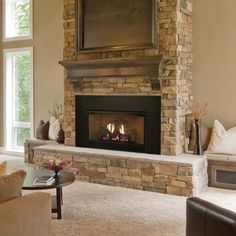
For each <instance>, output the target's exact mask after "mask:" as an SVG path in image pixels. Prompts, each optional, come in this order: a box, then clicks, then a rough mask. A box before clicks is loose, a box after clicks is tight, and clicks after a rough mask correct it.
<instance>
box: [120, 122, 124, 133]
mask: <svg viewBox="0 0 236 236" xmlns="http://www.w3.org/2000/svg"><path fill="white" fill-rule="evenodd" d="M119 131H120V133H121V134H125V127H124V125H123V124H121V125H120V128H119Z"/></svg>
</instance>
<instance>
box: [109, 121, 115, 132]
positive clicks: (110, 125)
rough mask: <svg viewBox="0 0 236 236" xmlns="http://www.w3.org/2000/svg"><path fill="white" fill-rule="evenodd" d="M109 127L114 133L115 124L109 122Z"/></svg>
mask: <svg viewBox="0 0 236 236" xmlns="http://www.w3.org/2000/svg"><path fill="white" fill-rule="evenodd" d="M107 129H108V130H109V131H110V132H111V133H113V132H114V130H115V125H114V124H113V123H108V124H107Z"/></svg>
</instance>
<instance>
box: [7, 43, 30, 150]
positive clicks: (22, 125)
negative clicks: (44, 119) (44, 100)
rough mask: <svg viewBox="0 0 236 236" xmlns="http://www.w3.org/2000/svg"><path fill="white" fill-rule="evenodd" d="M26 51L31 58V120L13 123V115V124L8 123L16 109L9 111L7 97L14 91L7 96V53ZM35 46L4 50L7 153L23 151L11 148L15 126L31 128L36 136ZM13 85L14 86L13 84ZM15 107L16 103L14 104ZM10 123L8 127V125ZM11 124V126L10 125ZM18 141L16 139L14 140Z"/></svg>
mask: <svg viewBox="0 0 236 236" xmlns="http://www.w3.org/2000/svg"><path fill="white" fill-rule="evenodd" d="M21 51H22V52H24V51H29V53H30V56H31V60H30V78H31V79H30V101H31V102H30V122H14V124H13V117H12V118H11V125H8V122H7V120H9V117H8V116H9V115H8V114H9V112H10V114H11V115H12V116H13V114H14V111H13V109H14V108H13V109H12V110H11V111H9V107H7V99H9V97H10V99H12V98H13V97H12V95H13V91H12V94H10V95H11V96H9V95H8V98H7V97H6V96H7V53H14V52H21ZM33 58H34V55H33V47H20V48H11V49H4V50H3V77H4V78H3V86H4V87H3V88H4V92H3V96H4V98H3V101H4V152H6V153H18V154H19V153H23V150H24V148H9V143H12V138H14V137H15V138H16V135H14V132H15V131H14V129H15V128H30V132H31V137H33V136H34V108H33V107H34V106H33V104H34V79H33V74H34V72H33ZM11 82H12V81H11ZM11 87H13V86H11ZM11 104H13V101H11ZM13 107H14V105H13ZM7 125H8V127H7ZM9 126H10V127H9ZM9 129H10V130H11V135H10V137H9V136H8V133H7V130H9ZM14 143H16V140H15V141H14Z"/></svg>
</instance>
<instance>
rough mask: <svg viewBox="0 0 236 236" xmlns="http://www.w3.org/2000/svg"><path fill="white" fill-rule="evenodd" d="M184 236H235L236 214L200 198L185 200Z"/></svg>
mask: <svg viewBox="0 0 236 236" xmlns="http://www.w3.org/2000/svg"><path fill="white" fill-rule="evenodd" d="M186 213H187V214H186V217H187V221H186V236H236V213H234V212H232V211H229V210H226V209H224V208H221V207H219V206H216V205H214V204H212V203H210V202H207V201H205V200H202V199H200V198H189V199H187V212H186Z"/></svg>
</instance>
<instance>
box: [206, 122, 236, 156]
mask: <svg viewBox="0 0 236 236" xmlns="http://www.w3.org/2000/svg"><path fill="white" fill-rule="evenodd" d="M207 152H208V153H221V154H236V127H233V128H231V129H229V130H225V128H224V126H223V125H222V124H221V123H220V122H219V121H218V120H215V121H214V127H213V130H212V134H211V140H210V143H209V146H208V149H207Z"/></svg>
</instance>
